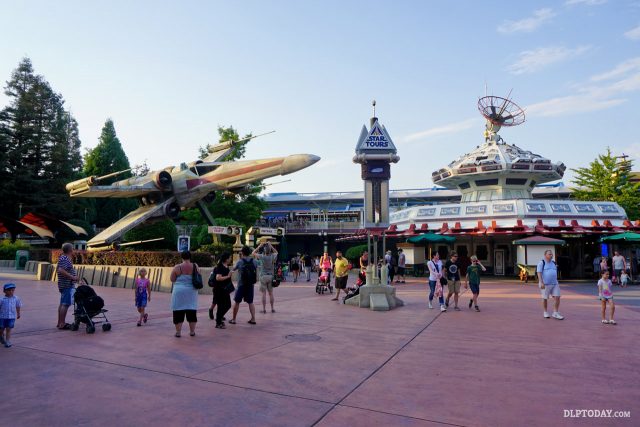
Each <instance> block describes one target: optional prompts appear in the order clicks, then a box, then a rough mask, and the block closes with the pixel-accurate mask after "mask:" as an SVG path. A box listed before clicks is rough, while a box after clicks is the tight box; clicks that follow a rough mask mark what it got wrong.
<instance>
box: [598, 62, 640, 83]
mask: <svg viewBox="0 0 640 427" xmlns="http://www.w3.org/2000/svg"><path fill="white" fill-rule="evenodd" d="M632 71H640V57H637V58H631V59H628V60H626V61H624V62H622V63H620V64H618V65H617V66H616V67H615V68H614V69H612V70H609V71H607V72H605V73H602V74H597V75H595V76H593V77H591V81H593V82H599V81H602V80H611V79H616V78H618V77H620V76H623V75H625V74H627V73H629V72H632Z"/></svg>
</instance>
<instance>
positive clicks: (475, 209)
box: [465, 205, 487, 215]
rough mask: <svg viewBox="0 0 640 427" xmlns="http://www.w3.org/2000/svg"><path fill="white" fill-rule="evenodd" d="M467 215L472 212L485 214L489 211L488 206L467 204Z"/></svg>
mask: <svg viewBox="0 0 640 427" xmlns="http://www.w3.org/2000/svg"><path fill="white" fill-rule="evenodd" d="M465 213H466V214H467V215H470V214H483V213H487V207H486V206H485V205H479V206H467V209H466V212H465Z"/></svg>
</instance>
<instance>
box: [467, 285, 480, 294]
mask: <svg viewBox="0 0 640 427" xmlns="http://www.w3.org/2000/svg"><path fill="white" fill-rule="evenodd" d="M469 288H470V289H471V293H472V294H475V295H478V294H480V283H469Z"/></svg>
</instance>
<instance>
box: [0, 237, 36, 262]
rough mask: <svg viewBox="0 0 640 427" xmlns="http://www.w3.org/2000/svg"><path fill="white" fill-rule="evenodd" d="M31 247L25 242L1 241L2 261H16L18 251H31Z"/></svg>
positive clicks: (0, 253)
mask: <svg viewBox="0 0 640 427" xmlns="http://www.w3.org/2000/svg"><path fill="white" fill-rule="evenodd" d="M29 249H31V247H30V246H29V244H28V243H27V242H25V241H23V240H16V241H15V242H12V241H11V240H8V239H6V240H1V241H0V259H15V258H16V251H22V250H29Z"/></svg>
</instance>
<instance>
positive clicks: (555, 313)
mask: <svg viewBox="0 0 640 427" xmlns="http://www.w3.org/2000/svg"><path fill="white" fill-rule="evenodd" d="M542 315H543V316H544V318H545V319H548V318H549V317H553V318H554V319H558V320H562V319H564V316H563V315H562V314H560V312H559V311H554V312H553V314H552V315H551V316H549V313H548V312H546V311H545V312H544V313H542Z"/></svg>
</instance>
